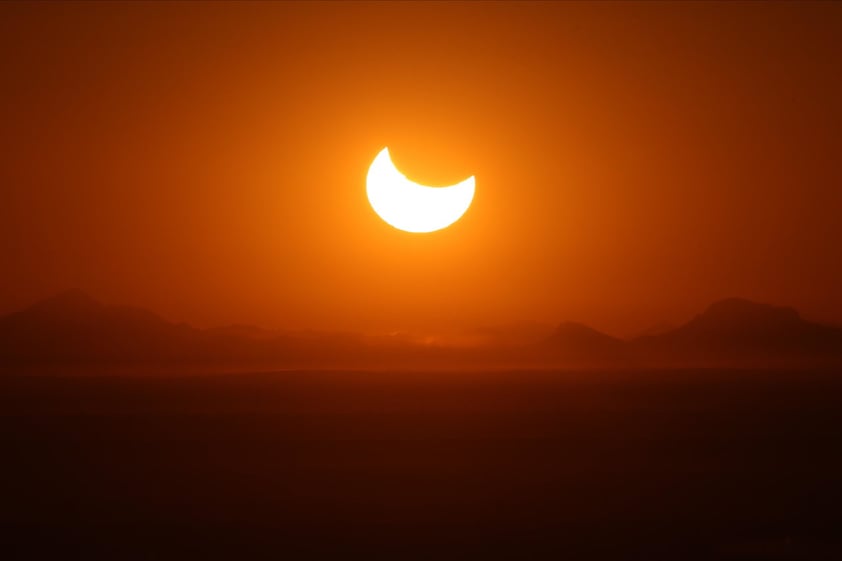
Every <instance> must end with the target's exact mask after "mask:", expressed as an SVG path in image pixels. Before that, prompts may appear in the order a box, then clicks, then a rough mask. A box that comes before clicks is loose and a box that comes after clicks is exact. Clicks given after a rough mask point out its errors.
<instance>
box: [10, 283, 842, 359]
mask: <svg viewBox="0 0 842 561" xmlns="http://www.w3.org/2000/svg"><path fill="white" fill-rule="evenodd" d="M478 333H479V334H480V335H481V336H482V339H477V340H479V341H482V342H481V343H477V344H471V345H468V346H466V345H459V344H456V343H452V344H447V343H446V342H442V341H435V342H432V343H431V342H429V341H426V340H418V339H417V338H413V337H405V336H400V335H398V336H385V337H384V336H379V337H378V336H364V335H359V334H353V333H320V332H301V333H297V332H285V331H270V330H263V329H260V328H256V327H249V326H231V327H226V328H217V329H204V330H203V329H197V328H194V327H191V326H189V325H186V324H176V323H172V322H169V321H167V320H165V319H163V318H161V317H160V316H158V315H156V314H154V313H152V312H150V311H148V310H143V309H140V308H131V307H126V306H108V305H105V304H103V303H101V302H98V301H97V300H95V299H93V298H91V297H90V296H88V295H87V294H85V293H84V292H81V291H78V290H71V291H67V292H63V293H61V294H58V295H56V296H53V297H52V298H48V299H46V300H43V301H41V302H38V303H36V304H34V305H32V306H30V307H28V308H26V309H24V310H21V311H19V312H15V313H12V314H9V315H7V316H4V317H0V366H2V365H9V364H16V363H17V364H20V363H39V364H41V363H52V364H57V365H63V364H74V363H81V364H91V363H99V364H116V363H131V364H136V363H148V364H173V363H178V364H185V363H190V364H203V365H238V366H243V365H257V364H260V365H262V366H263V365H265V366H267V367H276V368H278V367H295V368H349V367H353V368H357V367H390V368H395V367H396V368H426V367H434V366H435V367H457V366H460V367H461V366H470V367H480V366H483V367H484V366H497V367H499V366H507V367H509V366H512V367H513V366H533V367H616V366H638V367H647V366H672V367H674V366H687V367H690V366H726V365H729V366H743V365H744V366H789V365H827V364H835V365H839V364H842V329H840V328H837V327H830V326H825V325H820V324H816V323H812V322H809V321H806V320H804V319H803V318H801V316H799V314H798V312H796V311H795V310H793V309H792V308H785V307H778V306H770V305H766V304H759V303H756V302H751V301H749V300H744V299H740V298H728V299H725V300H721V301H719V302H715V303H713V304H711V305H710V306H709V307H708V308H707V309H706V310H705V311H704V312H702V313H701V314H699V315H697V316H696V317H694V318H693V319H691V320H690V321H689V322H687V323H685V324H684V325H681V326H679V327H677V328H674V329H670V330H667V331H664V332H661V333H657V334H654V335H647V336H642V337H638V338H635V339H632V340H630V341H623V340H620V339H616V338H614V337H611V336H609V335H606V334H604V333H600V332H599V331H596V330H594V329H592V328H590V327H588V326H586V325H582V324H580V323H573V322H565V323H562V324H560V325H558V326H557V327H556V328H555V329H554V330H552V332H551V333H550V334H549V335H546V331H544V330H543V329H542V328H541V327H540V326H539V327H535V326H529V328H528V329H526V328H523V327H517V328H505V329H503V328H500V329H495V330H486V331H483V332H478ZM538 337H543V338H542V339H541V340H540V341H538V342H536V341H535V339H536V338H538ZM472 341H473V339H472Z"/></svg>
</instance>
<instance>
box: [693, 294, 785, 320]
mask: <svg viewBox="0 0 842 561" xmlns="http://www.w3.org/2000/svg"><path fill="white" fill-rule="evenodd" d="M697 320H699V321H702V322H705V323H712V324H717V325H723V326H732V327H741V326H745V327H750V326H755V325H764V326H767V327H768V326H769V325H782V324H795V323H798V322H799V321H801V316H799V314H798V312H797V311H795V310H794V309H793V308H787V307H783V306H773V305H770V304H761V303H758V302H753V301H751V300H746V299H745V298H736V297H735V298H725V299H723V300H719V301H717V302H714V303H713V304H711V305H710V306H708V308H707V310H705V311H704V312H702V314H701V315H699V316H698V317H697Z"/></svg>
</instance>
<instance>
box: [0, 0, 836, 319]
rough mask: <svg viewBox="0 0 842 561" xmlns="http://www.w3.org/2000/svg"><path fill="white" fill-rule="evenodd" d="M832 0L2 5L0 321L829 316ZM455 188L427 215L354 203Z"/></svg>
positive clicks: (832, 268) (832, 289)
mask: <svg viewBox="0 0 842 561" xmlns="http://www.w3.org/2000/svg"><path fill="white" fill-rule="evenodd" d="M839 37H842V5H840V4H838V3H817V4H807V3H791V4H785V3H775V4H768V3H754V2H752V3H747V4H733V3H721V2H712V3H692V4H690V3H663V4H654V3H649V4H632V3H628V2H623V3H619V4H609V3H593V4H572V3H540V4H534V5H525V4H523V3H519V4H511V5H507V4H487V3H474V2H471V3H468V4H464V5H460V4H450V3H442V2H433V3H429V4H412V3H403V2H398V3H384V4H376V5H365V4H345V3H326V4H313V3H307V4H291V3H275V4H270V3H257V4H241V3H232V4H220V3H214V4H209V5H205V4H200V3H198V2H189V3H186V4H180V5H171V4H159V3H139V4H128V3H122V2H121V3H114V4H105V3H92V4H84V5H69V4H65V3H55V4H8V3H4V4H3V5H0V76H2V78H0V79H2V81H3V83H2V88H1V89H0V119H2V122H3V126H2V127H0V189H2V191H0V192H1V193H2V201H0V271H2V277H3V282H2V283H0V311H10V310H13V309H16V308H19V307H21V306H23V305H26V304H28V303H30V302H32V301H34V300H36V299H39V298H42V297H45V296H47V295H49V294H51V293H54V292H56V291H59V290H62V289H64V288H68V287H80V288H83V289H85V290H87V291H89V292H91V293H92V294H94V295H96V296H98V297H100V298H102V299H103V300H105V301H106V302H112V303H131V304H136V305H141V306H145V307H149V308H151V309H154V310H156V311H158V312H160V313H162V314H163V315H164V316H166V317H168V318H170V319H174V320H184V321H188V322H190V323H194V324H197V325H218V324H225V323H232V322H237V323H255V324H261V325H265V326H273V327H291V328H301V327H310V328H319V329H343V330H344V329H349V330H390V329H419V330H432V331H435V330H446V329H452V328H455V327H460V326H473V325H484V324H497V323H506V322H510V321H520V320H537V321H544V322H550V323H556V322H558V321H561V320H563V319H572V320H579V321H584V322H586V323H589V324H591V325H593V326H595V327H598V328H600V329H603V330H606V331H608V332H611V333H616V334H628V333H632V332H635V331H637V330H640V329H645V328H646V327H648V326H650V325H651V324H654V323H656V322H660V321H672V322H679V321H683V320H685V319H687V318H688V316H690V315H692V314H694V313H696V312H697V311H699V310H700V309H701V308H703V307H704V306H706V305H707V304H708V303H709V302H710V301H712V300H714V299H717V298H720V297H723V296H729V295H741V296H745V297H749V298H755V299H759V300H763V301H768V302H773V303H781V304H790V305H794V306H796V307H798V308H799V309H801V310H802V311H803V312H804V313H805V314H806V315H808V316H810V317H814V318H818V319H824V320H830V321H842V290H840V289H839V287H840V286H842V249H840V242H842V220H840V219H839V217H840V216H842V171H840V165H839V162H840V161H842V103H840V99H842V71H840V62H839V61H840V60H842V42H840V40H839ZM384 146H389V148H390V150H391V152H392V155H393V158H394V160H395V162H396V164H397V165H398V167H399V168H400V169H402V170H403V171H404V172H405V173H406V174H407V175H409V176H410V177H412V178H413V179H415V180H417V181H419V182H422V183H429V184H437V183H438V184H447V183H452V182H456V181H459V180H461V179H464V178H465V177H467V176H469V175H475V176H476V181H477V193H476V198H475V201H474V205H473V206H472V208H471V209H470V210H469V211H468V213H467V214H466V215H465V216H464V218H463V219H462V220H460V221H459V222H457V223H456V224H455V225H454V226H452V227H451V228H448V229H446V230H443V231H441V232H438V233H434V234H427V235H417V234H407V233H403V232H399V231H397V230H395V229H393V228H391V227H389V226H388V225H386V224H385V223H383V222H382V221H381V220H380V219H379V218H378V217H377V216H376V215H375V214H374V213H373V211H372V210H371V208H370V207H369V206H368V202H367V200H366V196H365V185H364V180H365V174H366V172H367V167H368V165H369V163H370V162H371V160H372V159H373V158H374V156H375V155H376V154H377V152H378V151H379V150H380V149H381V148H382V147H384Z"/></svg>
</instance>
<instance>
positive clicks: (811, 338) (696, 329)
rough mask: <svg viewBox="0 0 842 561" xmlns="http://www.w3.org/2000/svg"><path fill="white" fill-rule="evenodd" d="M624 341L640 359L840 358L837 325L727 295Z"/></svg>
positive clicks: (773, 360)
mask: <svg viewBox="0 0 842 561" xmlns="http://www.w3.org/2000/svg"><path fill="white" fill-rule="evenodd" d="M629 346H630V350H631V353H632V354H633V355H634V356H635V357H636V359H637V360H638V361H640V362H643V363H659V364H663V363H669V364H787V363H813V364H822V363H827V362H835V361H838V360H840V357H842V329H839V328H835V327H830V326H825V325H820V324H816V323H811V322H808V321H805V320H804V319H802V318H801V316H800V315H799V314H798V312H797V311H795V310H794V309H792V308H787V307H780V306H772V305H768V304H760V303H757V302H752V301H750V300H745V299H742V298H728V299H725V300H720V301H718V302H714V303H713V304H711V305H710V306H709V307H708V308H707V310H705V311H704V312H703V313H701V314H699V315H698V316H696V317H695V318H693V319H692V320H690V321H689V322H687V323H686V324H684V325H682V326H680V327H678V328H676V329H673V330H670V331H666V332H664V333H661V334H658V335H652V336H645V337H639V338H637V339H634V340H632V341H631V342H630V344H629Z"/></svg>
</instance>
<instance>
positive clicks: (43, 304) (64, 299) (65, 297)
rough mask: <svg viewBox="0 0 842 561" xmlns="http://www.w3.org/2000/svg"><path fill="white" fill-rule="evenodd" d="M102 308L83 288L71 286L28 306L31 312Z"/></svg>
mask: <svg viewBox="0 0 842 561" xmlns="http://www.w3.org/2000/svg"><path fill="white" fill-rule="evenodd" d="M100 308H102V304H101V303H100V302H99V301H97V300H95V299H94V298H93V297H92V296H91V295H89V294H88V293H87V292H85V291H84V290H81V289H78V288H71V289H69V290H65V291H63V292H59V293H58V294H56V295H54V296H51V297H49V298H46V299H44V300H41V301H40V302H37V303H35V304H33V305H32V306H30V308H29V310H30V311H31V312H42V313H50V314H61V315H66V314H78V313H84V312H90V311H91V310H97V309H100Z"/></svg>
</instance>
